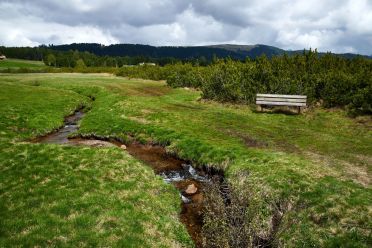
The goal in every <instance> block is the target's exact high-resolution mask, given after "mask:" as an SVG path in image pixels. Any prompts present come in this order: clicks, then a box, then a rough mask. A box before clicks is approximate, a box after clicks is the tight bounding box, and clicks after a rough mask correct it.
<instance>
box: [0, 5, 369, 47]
mask: <svg viewBox="0 0 372 248" xmlns="http://www.w3.org/2000/svg"><path fill="white" fill-rule="evenodd" d="M371 23H372V1H369V0H326V1H325V0H279V1H278V0H251V1H247V0H230V1H226V0H203V1H200V0H189V1H187V0H142V1H133V0H131V1H129V0H124V1H123V0H122V1H119V0H105V1H100V0H90V1H88V0H64V1H59V0H35V1H25V0H14V1H9V0H7V1H4V0H0V32H1V33H2V34H6V35H5V36H1V37H0V44H5V45H37V44H41V43H71V42H74V41H75V42H101V43H104V44H109V43H116V42H123V43H145V44H152V45H202V44H216V43H236V44H256V43H261V44H268V45H274V46H279V47H282V48H285V49H303V48H309V47H312V48H318V50H320V51H329V50H330V51H333V52H358V53H363V54H372V25H371ZM66 33H67V34H66Z"/></svg>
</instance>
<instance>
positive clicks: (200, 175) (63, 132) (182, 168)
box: [33, 111, 223, 247]
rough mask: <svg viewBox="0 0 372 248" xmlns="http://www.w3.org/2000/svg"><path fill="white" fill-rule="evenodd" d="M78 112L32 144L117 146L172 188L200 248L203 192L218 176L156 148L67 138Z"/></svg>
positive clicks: (182, 216) (74, 125) (185, 221)
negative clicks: (144, 164) (178, 193)
mask: <svg viewBox="0 0 372 248" xmlns="http://www.w3.org/2000/svg"><path fill="white" fill-rule="evenodd" d="M83 116H84V113H83V112H82V111H76V112H75V113H74V114H73V115H70V116H68V117H66V118H65V122H64V126H63V127H61V128H60V129H58V130H57V131H55V132H52V133H50V134H48V135H45V136H42V137H38V138H36V139H34V140H33V142H34V143H49V144H64V145H75V146H76V145H88V146H93V147H106V146H118V147H120V148H122V149H125V150H126V151H127V152H128V153H129V154H130V155H132V156H133V157H135V158H137V159H139V160H141V161H143V162H144V163H146V164H147V165H149V166H151V167H152V168H153V170H154V171H155V173H156V174H157V175H160V176H161V177H162V178H163V180H164V181H165V182H166V183H170V184H173V185H174V186H175V187H176V188H177V189H178V190H179V192H180V201H181V204H182V211H181V214H180V220H181V221H182V223H183V224H184V225H185V226H186V228H187V230H188V233H189V235H190V236H191V238H192V239H193V240H194V243H195V246H196V247H201V246H202V241H203V237H202V225H203V221H202V210H203V194H204V192H203V189H204V188H205V186H206V184H208V183H212V181H214V180H212V179H214V178H215V177H218V178H219V179H222V177H223V176H222V175H221V173H217V172H215V171H213V170H207V169H199V168H194V167H193V166H192V164H191V163H190V162H187V161H185V160H182V159H179V158H176V157H174V156H171V155H169V154H168V153H167V152H166V150H165V148H164V147H162V146H159V145H150V144H146V145H144V144H140V143H137V142H134V143H130V144H125V145H124V144H123V143H121V142H119V141H116V140H102V139H96V138H71V139H70V138H69V135H70V134H72V133H74V132H76V131H77V130H78V129H79V125H78V122H79V121H80V120H81V119H82V118H83Z"/></svg>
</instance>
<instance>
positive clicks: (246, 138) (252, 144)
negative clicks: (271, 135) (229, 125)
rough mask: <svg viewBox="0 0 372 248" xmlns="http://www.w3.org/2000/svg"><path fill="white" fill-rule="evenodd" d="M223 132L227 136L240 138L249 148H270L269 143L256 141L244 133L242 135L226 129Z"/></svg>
mask: <svg viewBox="0 0 372 248" xmlns="http://www.w3.org/2000/svg"><path fill="white" fill-rule="evenodd" d="M222 131H223V132H224V133H226V134H227V135H230V136H234V137H237V138H240V139H241V140H243V142H244V144H245V145H246V146H247V147H254V148H265V147H268V143H267V142H265V141H261V140H257V139H254V138H252V137H251V136H249V135H248V134H244V133H241V132H238V131H235V130H230V129H228V130H226V129H225V130H222Z"/></svg>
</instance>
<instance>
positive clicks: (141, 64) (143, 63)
mask: <svg viewBox="0 0 372 248" xmlns="http://www.w3.org/2000/svg"><path fill="white" fill-rule="evenodd" d="M138 65H140V66H144V65H152V66H155V65H156V64H155V63H145V62H142V63H139V64H138Z"/></svg>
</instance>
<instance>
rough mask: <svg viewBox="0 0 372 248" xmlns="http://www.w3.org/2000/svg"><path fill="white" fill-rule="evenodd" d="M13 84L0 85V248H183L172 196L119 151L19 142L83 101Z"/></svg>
mask: <svg viewBox="0 0 372 248" xmlns="http://www.w3.org/2000/svg"><path fill="white" fill-rule="evenodd" d="M20 79H26V80H29V79H31V78H30V77H29V76H24V75H22V76H19V77H11V78H4V77H3V76H1V78H0V84H1V89H2V90H1V92H0V103H1V104H0V120H1V122H0V139H1V145H0V150H1V153H0V161H1V166H0V199H1V200H0V246H1V247H13V246H27V247H28V246H30V247H31V246H32V247H34V246H62V247H77V246H84V247H91V246H120V247H164V246H165V247H172V246H177V245H182V246H191V243H190V238H189V237H188V235H187V232H186V230H185V228H184V227H183V226H182V225H181V224H180V222H179V220H178V212H179V211H180V206H179V196H178V193H177V191H176V190H175V189H173V188H172V187H170V186H169V185H165V184H164V183H163V182H162V180H161V179H160V178H158V177H156V176H155V175H154V173H153V172H152V170H151V169H150V168H148V167H146V166H144V165H143V164H141V163H139V162H138V161H136V160H135V159H133V158H132V157H130V156H129V155H127V154H126V153H123V152H122V150H121V149H119V148H98V149H93V148H88V147H68V146H58V145H47V144H30V143H27V142H23V140H25V139H29V138H31V137H35V136H37V135H40V134H45V133H48V132H50V131H51V130H53V129H55V128H58V127H59V126H60V125H62V124H63V116H66V115H68V114H70V113H71V112H72V111H74V110H75V109H76V108H78V107H79V106H81V105H85V106H87V107H89V104H90V101H89V99H88V98H87V97H85V96H82V95H80V94H77V93H75V92H73V91H69V90H63V89H55V88H50V87H41V86H38V85H39V84H38V83H35V81H34V80H31V81H30V85H29V86H26V85H23V84H21V83H20V82H19V80H20ZM62 84H63V83H62Z"/></svg>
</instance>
